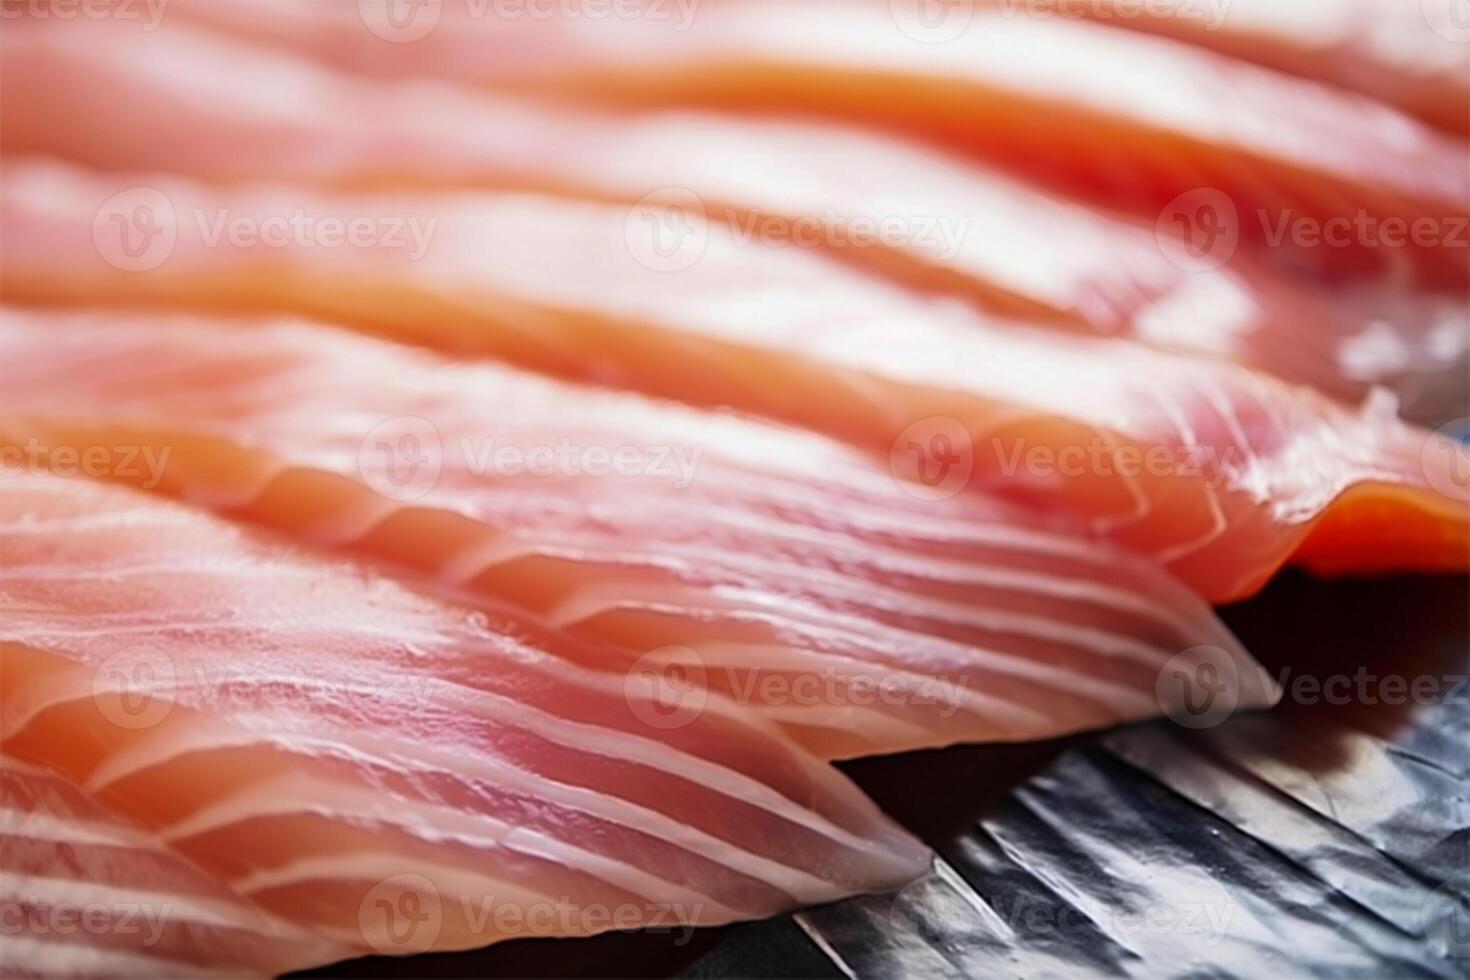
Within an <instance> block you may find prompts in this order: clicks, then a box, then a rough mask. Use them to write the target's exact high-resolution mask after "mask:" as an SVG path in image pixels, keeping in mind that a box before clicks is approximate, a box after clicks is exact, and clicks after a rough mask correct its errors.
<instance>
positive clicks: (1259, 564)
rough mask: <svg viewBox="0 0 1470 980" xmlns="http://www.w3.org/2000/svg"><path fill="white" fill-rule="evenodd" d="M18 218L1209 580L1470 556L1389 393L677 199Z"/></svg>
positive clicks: (39, 196) (153, 270) (123, 194)
mask: <svg viewBox="0 0 1470 980" xmlns="http://www.w3.org/2000/svg"><path fill="white" fill-rule="evenodd" d="M119 202H121V206H120V205H119ZM0 216H3V219H4V222H5V226H6V229H7V234H6V235H5V237H4V240H3V242H0V259H3V268H0V292H3V294H4V295H5V296H7V297H9V298H11V299H24V300H33V301H34V300H40V301H68V302H151V303H162V304H172V305H190V306H196V307H216V308H229V309H291V310H296V311H299V312H303V313H307V314H310V315H315V316H319V317H322V318H325V319H334V320H338V321H341V322H343V323H346V324H350V325H352V326H355V327H358V328H362V329H367V330H370V331H377V332H382V333H386V334H390V335H394V336H397V337H400V338H407V339H411V340H415V341H419V342H422V343H425V344H428V345H430V346H434V347H438V348H442V349H446V350H451V351H457V352H473V353H482V354H494V355H498V356H503V357H506V358H509V359H512V360H515V361H517V362H520V363H521V364H523V365H527V366H530V367H533V368H536V369H538V370H543V371H549V372H553V373H558V374H562V375H566V376H571V377H576V378H582V379H594V380H597V381H600V382H611V383H616V384H619V385H624V386H628V387H633V388H636V389H640V390H642V391H645V392H648V393H652V394H658V395H662V396H667V397H672V398H676V399H680V400H684V401H689V402H693V403H696V404H702V405H730V406H735V407H737V408H740V409H743V410H746V411H750V412H754V413H759V414H764V415H767V416H772V417H775V418H780V419H784V420H787V421H790V422H795V423H797V424H800V425H803V426H805V427H808V428H812V429H816V430H818V431H822V432H825V433H828V434H830V435H834V436H837V437H839V438H841V439H843V440H845V441H847V442H849V443H851V444H853V445H855V446H858V447H862V448H865V449H867V450H869V451H875V452H877V453H878V454H880V455H881V456H883V457H888V458H889V459H890V461H891V465H893V466H896V467H900V468H901V469H902V470H903V472H905V473H906V474H908V475H913V474H916V473H917V475H919V476H921V477H922V476H924V475H925V474H927V475H928V476H929V477H930V478H931V479H933V480H934V482H936V483H942V484H944V485H945V486H946V488H947V489H948V490H950V491H952V492H958V491H959V490H960V489H963V488H965V487H966V486H969V487H971V488H979V489H987V490H991V491H993V492H996V493H1001V494H1004V495H1007V496H1010V497H1012V498H1014V499H1016V500H1019V501H1022V502H1025V503H1027V504H1030V505H1034V506H1037V507H1039V508H1042V509H1045V510H1049V511H1054V512H1058V513H1064V514H1069V515H1072V516H1074V517H1077V518H1079V519H1081V520H1084V521H1086V522H1087V524H1088V526H1089V528H1090V530H1092V531H1094V532H1096V533H1098V534H1107V535H1110V536H1112V537H1113V538H1114V539H1115V540H1117V541H1120V542H1122V543H1125V544H1127V545H1128V546H1130V547H1131V548H1133V549H1135V550H1137V551H1140V552H1142V553H1144V554H1146V555H1148V556H1151V557H1154V558H1156V559H1157V560H1159V561H1161V562H1163V563H1166V564H1167V565H1168V566H1169V567H1170V568H1171V569H1172V570H1173V571H1174V572H1175V574H1176V575H1177V576H1178V577H1180V578H1181V579H1183V580H1184V581H1185V582H1186V583H1187V584H1189V585H1192V586H1194V587H1195V588H1196V589H1197V590H1199V591H1200V592H1201V593H1202V594H1203V595H1204V596H1205V597H1206V598H1208V599H1211V600H1216V601H1226V600H1230V599H1235V598H1239V597H1242V596H1245V595H1248V594H1250V593H1252V592H1253V591H1255V590H1256V589H1258V588H1259V587H1260V586H1261V585H1262V584H1263V583H1264V582H1265V581H1266V580H1267V579H1268V578H1269V577H1270V576H1271V574H1272V573H1274V571H1275V570H1276V569H1277V568H1278V567H1279V566H1280V565H1281V564H1282V563H1283V562H1285V561H1286V560H1288V559H1290V558H1295V559H1296V560H1297V561H1298V562H1299V563H1301V564H1304V565H1306V566H1307V567H1310V568H1313V569H1316V570H1318V571H1320V572H1323V573H1334V574H1335V573H1349V572H1357V573H1366V572H1381V571H1394V570H1420V571H1435V570H1440V571H1462V570H1464V569H1465V568H1466V567H1467V564H1470V507H1467V505H1466V499H1467V496H1470V493H1467V491H1466V488H1465V485H1464V472H1463V471H1462V469H1461V468H1463V467H1465V466H1466V464H1467V460H1466V452H1465V451H1464V449H1463V448H1461V447H1457V446H1456V445H1454V444H1453V443H1452V442H1451V441H1450V440H1448V439H1444V438H1441V437H1438V436H1433V435H1431V434H1430V433H1428V432H1425V431H1422V430H1419V429H1416V428H1413V427H1411V426H1408V425H1405V424H1403V423H1402V422H1401V421H1400V420H1399V419H1398V418H1397V416H1396V414H1395V408H1394V406H1393V405H1392V404H1391V403H1392V399H1391V398H1388V397H1387V396H1382V397H1375V398H1372V399H1369V400H1367V401H1366V402H1365V403H1364V405H1363V406H1362V407H1361V408H1360V409H1348V408H1345V407H1342V406H1339V405H1337V404H1334V403H1332V402H1329V401H1327V400H1325V399H1323V398H1321V397H1320V396H1318V395H1316V394H1314V393H1313V392H1311V391H1309V390H1307V389H1303V388H1294V387H1290V386H1287V385H1284V384H1281V383H1279V382H1277V381H1274V380H1272V379H1269V378H1267V377H1265V376H1263V375H1259V374H1256V373H1253V372H1251V371H1248V370H1245V369H1242V368H1239V367H1236V366H1233V365H1230V364H1225V363H1221V362H1217V361H1211V360H1203V359H1198V360H1197V359H1192V358H1185V357H1180V356H1177V355H1170V354H1166V353H1161V352H1157V351H1153V350H1149V349H1147V348H1144V347H1141V346H1139V345H1136V344H1132V343H1128V342H1125V341H1117V340H1105V339H1098V338H1089V337H1074V336H1069V335H1065V334H1060V333H1057V332H1054V331H1049V330H1042V329H1033V328H1029V327H1027V326H1026V325H1024V324H1021V323H1017V322H1014V321H1007V320H1000V319H997V318H993V317H985V316H981V315H977V314H975V313H974V312H973V311H972V310H970V309H968V308H966V307H964V306H962V305H961V304H958V303H955V302H953V301H949V300H942V299H934V298H926V297H921V296H915V295H914V294H912V293H911V292H909V291H906V290H904V289H901V288H897V287H893V286H890V285H888V284H886V283H884V282H882V281H879V280H876V279H874V278H872V277H870V276H869V275H867V274H865V273H864V272H863V271H861V270H856V269H853V268H851V267H849V266H847V265H844V264H839V263H836V262H832V261H829V260H828V259H827V258H826V257H825V256H823V255H822V254H819V253H817V252H813V251H810V250H801V249H784V248H767V247H748V246H742V245H741V244H740V243H739V242H738V241H737V240H736V239H735V238H734V237H733V236H732V235H731V234H729V233H728V232H726V231H725V230H723V229H722V228H721V227H720V226H713V225H708V224H705V223H703V222H702V221H700V220H699V219H698V218H697V217H695V216H693V215H689V214H687V213H685V214H682V215H678V216H677V217H678V218H679V222H678V223H677V224H676V225H675V226H674V229H673V231H672V232H671V233H670V232H669V229H668V227H667V226H666V225H663V224H659V223H657V222H658V221H659V220H663V219H667V218H669V217H670V216H669V215H668V214H667V213H664V212H661V211H656V212H655V213H654V214H652V215H650V214H649V213H648V212H638V211H635V212H632V213H629V212H626V211H625V210H623V209H621V208H616V207H610V206H606V205H598V204H594V203H578V202H567V201H562V200H556V199H550V198H541V197H534V196H514V195H475V196H469V195H466V196H455V197H448V198H423V197H419V198H407V197H354V198H348V197H325V196H322V197H318V196H311V195H307V194H305V193H303V192H300V191H297V190H292V189H283V188H268V187H256V188H249V189H244V190H240V191H230V192H211V191H207V190H205V189H203V188H201V187H199V186H196V185H193V184H191V183H189V182H187V181H182V180H177V179H173V178H161V177H148V178H136V179H121V180H119V179H116V178H111V179H108V180H103V181H97V180H93V179H89V178H87V177H86V176H85V175H81V174H78V173H76V172H74V171H69V170H62V169H52V168H46V167H41V168H30V167H21V166H12V167H11V168H10V170H9V172H8V174H7V179H6V181H5V183H4V185H3V186H0ZM649 217H652V218H654V219H656V220H655V222H654V223H653V224H652V226H651V228H652V232H653V234H652V235H651V236H650V223H649V222H647V221H644V220H642V219H644V218H649ZM362 222H366V225H362ZM348 226H352V227H361V228H365V229H366V231H367V234H366V235H365V236H363V235H359V236H357V237H355V238H352V239H351V240H349V239H348V236H347V235H346V228H347V227H348ZM293 228H295V229H297V230H295V231H293V230H292V229H293ZM322 232H331V233H332V234H333V235H335V238H332V239H330V240H329V239H328V238H326V237H319V234H320V233H322ZM666 234H667V236H668V237H666ZM663 246H668V248H664V247H663ZM129 248H132V249H133V250H134V253H133V254H130V253H129ZM104 255H106V256H108V258H106V259H105V258H104ZM670 260H672V261H674V263H675V265H674V266H670V265H668V264H666V263H667V262H669V261H670Z"/></svg>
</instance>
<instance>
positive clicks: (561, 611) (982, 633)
mask: <svg viewBox="0 0 1470 980" xmlns="http://www.w3.org/2000/svg"><path fill="white" fill-rule="evenodd" d="M0 379H3V385H4V389H5V392H6V396H5V405H4V411H5V413H6V417H5V420H4V423H3V433H4V437H5V441H6V443H7V445H8V446H9V447H10V448H9V449H8V450H7V452H9V453H10V454H11V455H12V456H15V457H17V458H26V457H29V456H36V457H39V458H52V459H54V460H57V461H58V462H56V463H54V465H58V466H59V465H61V464H60V462H59V461H60V460H63V459H71V460H72V461H73V464H74V465H80V461H81V460H83V459H86V458H87V454H88V453H91V454H92V457H94V458H95V457H96V456H97V454H98V453H103V454H105V455H108V456H109V460H108V461H102V462H101V463H95V462H94V470H89V471H87V472H93V471H95V472H96V473H97V475H108V476H114V477H117V478H120V479H125V480H131V481H132V482H134V483H137V484H140V485H142V486H145V487H157V488H160V489H161V490H163V491H166V492H170V493H173V494H177V495H180V496H184V497H187V498H190V499H194V500H199V501H205V502H208V503H210V504H212V505H213V506H215V507H218V508H220V509H222V510H224V511H226V512H228V513H230V514H232V515H234V516H236V517H244V518H248V519H250V520H253V521H256V522H261V523H266V524H269V525H272V526H274V527H277V528H280V529H283V530H286V531H288V532H291V533H292V534H294V535H297V536H300V537H305V538H308V539H311V540H315V541H319V542H323V543H327V544H332V545H347V546H351V547H353V548H356V549H358V550H360V551H366V552H370V553H372V554H374V555H376V556H378V557H380V558H381V557H386V558H389V559H392V560H393V561H396V562H399V563H403V564H408V565H413V566H416V567H417V568H419V569H421V570H423V571H426V572H430V573H433V574H434V575H436V576H437V577H438V578H439V579H440V580H441V581H443V582H447V583H450V584H452V585H454V586H456V587H468V588H470V589H472V590H475V591H478V592H481V593H488V594H493V595H494V596H497V597H499V598H502V599H507V600H510V601H512V602H514V603H516V604H517V605H519V606H521V607H524V608H528V609H530V610H533V611H534V612H535V613H537V614H538V615H540V616H542V617H544V618H546V619H548V620H550V621H551V622H552V623H553V624H555V625H556V626H557V627H559V628H562V629H566V630H570V631H574V632H576V633H579V634H582V635H583V636H586V637H589V638H593V639H595V640H596V641H597V645H596V646H588V647H585V648H575V649H572V650H570V651H569V652H568V653H566V654H565V655H566V656H576V657H577V658H578V659H579V660H580V662H582V663H585V664H589V665H592V666H597V667H601V668H603V669H607V670H611V671H614V672H618V673H625V672H627V671H628V670H630V669H631V670H637V671H646V670H654V671H656V672H660V673H662V672H668V673H670V674H673V673H678V672H685V673H686V674H688V675H689V676H690V677H692V678H694V681H693V683H695V684H696V687H697V688H698V689H699V690H716V691H718V692H719V693H721V694H723V695H724V696H726V697H728V698H729V699H731V700H734V701H735V702H736V703H738V704H740V705H741V706H742V707H745V708H751V709H755V710H757V711H759V712H761V713H763V714H766V715H767V716H769V717H770V718H772V719H774V720H776V721H777V722H779V723H781V724H783V725H785V726H787V728H788V729H789V730H790V731H791V732H792V733H793V734H794V735H795V736H797V737H798V738H799V739H800V741H802V742H803V743H804V744H805V745H807V746H808V747H810V748H811V749H813V750H814V751H816V752H818V753H820V754H822V755H826V756H850V755H860V754H869V753H877V752H889V751H897V750H903V749H913V748H924V747H930V746H937V745H944V744H948V743H951V742H956V741H995V740H1004V741H1010V740H1026V739H1041V738H1049V737H1053V736H1056V735H1059V734H1062V733H1065V732H1071V731H1077V730H1081V729H1087V728H1095V727H1099V726H1104V725H1111V724H1115V723H1118V722H1122V721H1128V720H1133V719H1138V718H1144V717H1149V716H1152V715H1156V714H1158V713H1159V712H1160V710H1161V709H1164V710H1170V711H1172V710H1174V709H1175V708H1177V707H1178V706H1179V702H1178V701H1177V698H1178V697H1180V696H1182V692H1180V691H1176V690H1174V689H1173V688H1171V687H1170V686H1169V684H1168V681H1167V677H1166V674H1167V672H1168V671H1170V670H1172V669H1174V668H1176V667H1179V666H1180V665H1181V664H1185V665H1188V664H1190V663H1192V662H1194V661H1195V660H1199V659H1201V658H1203V659H1205V660H1210V661H1211V662H1218V663H1217V668H1218V670H1219V671H1223V672H1224V674H1222V676H1227V675H1228V676H1230V677H1233V678H1236V680H1237V693H1236V698H1235V699H1236V700H1237V701H1238V702H1239V704H1240V705H1241V706H1242V707H1251V706H1256V705H1260V704H1263V703H1268V702H1269V701H1271V700H1273V699H1274V688H1273V687H1272V685H1271V682H1270V681H1269V680H1268V679H1266V678H1264V677H1263V676H1261V672H1260V669H1259V668H1258V667H1256V666H1254V664H1253V662H1252V661H1251V660H1250V658H1249V657H1248V656H1247V655H1246V654H1245V653H1244V652H1243V651H1242V650H1241V649H1240V647H1239V645H1238V644H1237V643H1236V642H1235V641H1234V640H1233V639H1232V638H1231V637H1230V635H1229V633H1228V632H1227V631H1226V630H1225V629H1224V628H1223V626H1221V624H1220V623H1219V622H1218V621H1217V620H1216V619H1215V618H1214V616H1213V615H1212V614H1211V612H1210V610H1209V609H1208V607H1206V606H1205V605H1204V604H1203V603H1202V602H1200V601H1199V599H1198V598H1196V597H1194V596H1193V595H1192V594H1190V593H1189V591H1188V590H1187V589H1184V588H1183V587H1182V586H1180V585H1178V584H1177V583H1175V582H1173V581H1171V580H1170V579H1169V578H1168V576H1166V575H1164V574H1163V573H1162V572H1161V571H1159V570H1158V569H1157V568H1156V567H1155V566H1153V565H1152V564H1150V563H1148V562H1145V561H1142V560H1137V559H1133V558H1130V557H1129V556H1127V555H1124V554H1120V553H1119V551H1118V549H1116V548H1111V547H1107V546H1105V545H1102V544H1098V543H1094V542H1089V541H1087V540H1086V539H1084V538H1082V537H1079V536H1077V535H1075V534H1073V533H1070V532H1069V531H1068V530H1066V529H1064V528H1060V527H1058V526H1057V525H1056V524H1055V523H1054V522H1049V521H1046V520H1043V519H1040V518H1038V517H1036V516H1034V515H1030V514H1027V513H1025V512H1023V511H1021V510H1019V509H1017V508H1014V507H1009V506H1005V505H1001V504H997V503H994V502H986V501H982V500H970V499H968V498H960V499H946V500H933V501H928V500H922V499H918V498H916V497H915V496H913V495H911V492H912V491H914V488H906V487H901V486H900V485H898V484H897V482H896V481H895V480H894V479H893V477H892V476H891V475H890V474H888V473H886V472H882V471H881V470H879V469H878V468H877V467H875V466H873V465H872V464H870V463H869V462H868V461H867V460H866V459H864V458H863V457H860V456H858V455H856V454H854V453H852V452H850V451H848V450H846V449H844V448H842V447H840V446H838V445H836V444H833V443H830V442H828V441H827V440H824V439H821V438H819V437H815V436H811V435H808V434H804V433H798V432H794V431H789V430H782V429H777V428H774V427H770V426H766V425H762V424H758V423H754V422H749V421H745V420H741V419H737V418H733V417H727V416H720V415H708V414H703V413H699V412H696V411H692V410H689V409H684V408H680V407H677V406H671V405H665V404H659V403H655V402H649V401H646V400H643V399H641V398H639V397H636V396H632V395H628V394H625V393H621V392H604V391H597V390H584V389H579V388H575V387H573V386H570V385H565V384H561V383H557V382H552V381H549V380H547V379H544V378H540V377H537V376H533V375H527V374H523V373H519V372H516V371H513V370H510V369H506V368H501V367H498V366H493V365H473V366H466V365H451V364H446V363H443V362H441V361H440V360H438V359H437V358H434V357H432V356H430V355H427V354H423V353H420V352H416V351H412V350H409V349H405V348H400V347H396V346H394V345H389V344H384V343H382V342H379V341H374V340H367V339H363V338H358V337H354V336H352V335H350V334H345V333H341V332H338V331H334V330H328V329H325V328H321V327H312V326H307V325H303V324H299V323H298V324H290V323H265V324H260V325H255V326H253V327H251V326H247V325H246V324H244V323H239V322H237V323H234V324H231V323H230V322H229V321H223V322H220V321H216V322H209V321H203V320H199V319H197V318H179V317H174V318H172V319H170V318H167V317H165V318H162V319H159V318H157V317H151V318H150V317H141V316H135V317H132V318H128V317H118V316H115V315H103V314H94V315H86V314H64V315H45V314H34V315H31V314H11V315H8V316H7V317H6V319H5V323H4V326H3V328H0ZM58 447H61V448H58ZM105 447H115V452H112V453H109V452H108V450H107V449H106V448H105ZM122 447H132V450H133V452H132V454H131V455H130V456H129V457H128V458H127V459H124V458H123V456H124V455H126V454H127V450H125V449H123V448H122ZM58 452H60V453H63V455H61V456H57V455H56V453H58ZM927 489H928V488H923V487H920V488H917V492H926V491H927ZM1161 677H1165V680H1164V681H1161V680H1160V678H1161Z"/></svg>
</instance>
